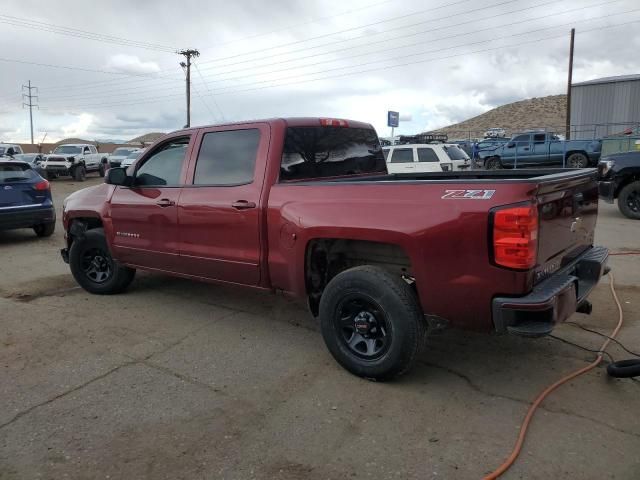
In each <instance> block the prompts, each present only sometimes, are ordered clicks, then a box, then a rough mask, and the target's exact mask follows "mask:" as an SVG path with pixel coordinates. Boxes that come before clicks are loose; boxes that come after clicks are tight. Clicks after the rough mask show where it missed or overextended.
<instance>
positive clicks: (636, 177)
mask: <svg viewBox="0 0 640 480" xmlns="http://www.w3.org/2000/svg"><path fill="white" fill-rule="evenodd" d="M598 173H599V174H600V196H601V197H602V198H603V199H604V200H605V201H606V202H609V203H613V202H614V200H615V199H616V198H617V199H618V209H619V210H620V212H621V213H622V214H623V215H624V216H625V217H628V218H633V219H635V220H640V151H638V152H625V153H615V154H613V155H608V156H607V157H604V158H602V160H600V163H599V164H598Z"/></svg>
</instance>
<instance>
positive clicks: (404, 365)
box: [320, 265, 426, 380]
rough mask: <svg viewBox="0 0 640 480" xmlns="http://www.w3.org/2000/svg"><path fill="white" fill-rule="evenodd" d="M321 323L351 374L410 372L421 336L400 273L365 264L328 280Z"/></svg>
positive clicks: (415, 307) (413, 301)
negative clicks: (396, 273) (395, 273)
mask: <svg viewBox="0 0 640 480" xmlns="http://www.w3.org/2000/svg"><path fill="white" fill-rule="evenodd" d="M320 325H321V330H322V336H323V338H324V341H325V344H326V345H327V348H328V349H329V352H331V355H333V358H335V359H336V361H337V362H338V363H339V364H340V365H342V366H343V367H344V368H345V369H347V370H348V371H349V372H351V373H353V374H354V375H358V376H360V377H365V378H369V379H375V380H389V379H391V378H394V377H397V376H399V375H402V374H403V373H406V372H407V371H409V370H410V369H411V367H412V366H413V365H414V363H415V362H416V360H417V358H418V354H419V352H420V351H421V349H422V347H423V345H424V341H425V336H426V326H425V322H424V319H423V317H422V310H421V308H420V305H419V303H418V299H417V297H416V295H415V293H414V292H413V290H412V289H411V287H410V286H409V285H408V284H407V283H406V282H405V281H404V280H403V279H402V278H400V277H399V276H396V275H392V274H391V273H389V272H387V271H386V270H383V269H382V268H379V267H373V266H368V265H367V266H361V267H355V268H351V269H349V270H346V271H344V272H342V273H340V274H338V275H336V276H335V277H334V278H333V279H332V280H331V281H330V282H329V284H328V285H327V287H326V289H325V291H324V293H323V294H322V298H321V299H320Z"/></svg>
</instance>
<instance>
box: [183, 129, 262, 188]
mask: <svg viewBox="0 0 640 480" xmlns="http://www.w3.org/2000/svg"><path fill="white" fill-rule="evenodd" d="M259 143H260V130H258V129H257V128H252V129H247V130H228V131H225V132H211V133H206V134H205V135H204V138H203V139H202V145H201V146H200V152H199V153H198V160H197V162H196V174H195V177H194V179H193V183H194V185H239V184H246V183H251V182H253V172H254V170H255V166H256V156H257V154H258V144H259Z"/></svg>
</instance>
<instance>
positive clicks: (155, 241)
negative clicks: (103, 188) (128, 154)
mask: <svg viewBox="0 0 640 480" xmlns="http://www.w3.org/2000/svg"><path fill="white" fill-rule="evenodd" d="M188 147H189V137H176V138H173V139H171V140H168V141H167V142H164V143H162V144H160V145H158V147H157V148H154V150H153V151H152V152H150V155H148V156H145V158H143V159H141V162H140V164H139V165H138V166H137V167H136V171H135V173H134V178H133V185H132V186H131V187H116V191H115V192H114V194H113V196H112V198H111V221H112V232H111V235H112V237H111V245H113V249H114V254H115V256H116V258H117V259H118V260H120V261H122V262H125V263H129V264H134V265H139V266H141V267H147V268H154V269H159V270H166V271H176V270H177V268H178V265H179V262H178V247H177V244H178V208H177V205H178V200H179V198H180V192H181V186H182V184H183V181H184V180H183V179H184V173H185V172H186V162H185V158H186V156H187V150H188Z"/></svg>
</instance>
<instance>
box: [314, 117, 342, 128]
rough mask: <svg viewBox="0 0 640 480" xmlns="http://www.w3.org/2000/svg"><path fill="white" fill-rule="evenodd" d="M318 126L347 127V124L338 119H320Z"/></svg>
mask: <svg viewBox="0 0 640 480" xmlns="http://www.w3.org/2000/svg"><path fill="white" fill-rule="evenodd" d="M320 125H322V126H323V127H348V126H349V124H348V123H347V121H346V120H340V119H338V118H321V119H320Z"/></svg>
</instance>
